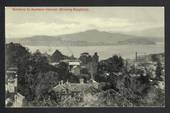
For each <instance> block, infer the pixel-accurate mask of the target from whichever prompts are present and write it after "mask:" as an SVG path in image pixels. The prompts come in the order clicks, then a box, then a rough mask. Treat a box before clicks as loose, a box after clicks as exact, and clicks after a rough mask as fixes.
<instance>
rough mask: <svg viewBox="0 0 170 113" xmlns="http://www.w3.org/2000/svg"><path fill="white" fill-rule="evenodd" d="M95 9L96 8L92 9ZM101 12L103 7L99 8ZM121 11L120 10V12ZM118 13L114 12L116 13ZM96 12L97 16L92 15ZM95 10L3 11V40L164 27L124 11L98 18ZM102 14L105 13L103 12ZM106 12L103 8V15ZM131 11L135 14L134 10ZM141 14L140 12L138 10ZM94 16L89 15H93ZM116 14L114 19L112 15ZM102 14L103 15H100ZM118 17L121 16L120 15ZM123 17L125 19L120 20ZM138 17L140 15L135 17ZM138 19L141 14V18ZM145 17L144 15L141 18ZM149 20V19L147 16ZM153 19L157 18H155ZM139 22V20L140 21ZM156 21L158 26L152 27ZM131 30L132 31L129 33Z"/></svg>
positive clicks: (125, 31) (159, 23)
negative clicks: (4, 35) (54, 11)
mask: <svg viewBox="0 0 170 113" xmlns="http://www.w3.org/2000/svg"><path fill="white" fill-rule="evenodd" d="M92 9H95V8H92ZM101 9H102V8H101ZM119 10H120V9H119ZM119 10H117V11H119ZM96 11H97V13H95V12H96ZM99 11H100V10H99V9H98V10H92V11H91V12H89V13H80V14H79V13H76V14H70V13H69V14H65V15H64V14H61V13H52V14H51V13H42V14H41V13H36V14H35V13H29V14H28V13H26V14H25V13H22V15H21V14H20V13H16V14H14V13H10V11H8V10H7V11H6V12H7V13H6V37H7V38H22V37H29V36H33V35H53V36H56V35H61V34H68V33H75V32H81V31H85V30H89V29H98V30H101V31H109V32H120V33H129V32H130V33H132V34H135V33H136V32H137V31H140V30H144V29H148V28H152V27H159V26H163V22H162V21H163V20H162V21H160V20H159V19H158V20H157V19H155V21H153V22H152V21H150V20H148V19H145V18H143V19H141V18H139V17H136V18H135V16H134V15H135V14H136V13H134V14H133V13H132V14H131V15H129V16H127V15H126V14H125V13H123V12H125V10H123V12H121V11H120V12H121V14H119V13H113V14H112V13H111V11H110V10H108V11H109V12H110V14H109V13H108V14H106V17H105V16H100V13H99ZM103 11H104V10H103ZM106 11H107V10H106V9H105V12H106ZM133 12H134V11H133ZM140 12H141V10H140ZM93 13H94V14H95V15H92V14H93ZM114 14H115V15H117V16H114ZM102 15H104V14H102ZM119 15H121V16H119ZM124 15H125V17H123V16H124ZM138 15H140V14H138ZM140 16H141V15H140ZM144 17H146V16H144ZM150 17H152V16H150ZM154 18H156V17H154ZM141 20H142V21H141ZM152 20H154V19H152ZM155 22H157V24H155ZM132 31H133V32H132Z"/></svg>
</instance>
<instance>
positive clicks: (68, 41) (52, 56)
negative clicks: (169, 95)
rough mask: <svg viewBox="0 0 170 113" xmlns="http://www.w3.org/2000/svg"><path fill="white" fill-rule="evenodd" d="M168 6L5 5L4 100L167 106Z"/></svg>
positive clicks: (10, 102)
mask: <svg viewBox="0 0 170 113" xmlns="http://www.w3.org/2000/svg"><path fill="white" fill-rule="evenodd" d="M164 35H165V34H164V7H141V6H140V7H132V6H131V7H130V6H129V7H128V6H126V7H125V6H122V7H117V6H113V7H5V106H6V107H10V108H16V107H21V108H22V107H23V108H33V107H34V108H39V107H47V108H48V107H56V108H57V107H81V108H82V107H97V108H98V107H165V36H164Z"/></svg>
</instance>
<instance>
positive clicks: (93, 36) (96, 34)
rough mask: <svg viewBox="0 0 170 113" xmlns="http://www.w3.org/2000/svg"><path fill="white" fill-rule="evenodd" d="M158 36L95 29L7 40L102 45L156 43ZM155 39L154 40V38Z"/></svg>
mask: <svg viewBox="0 0 170 113" xmlns="http://www.w3.org/2000/svg"><path fill="white" fill-rule="evenodd" d="M156 38H157V37H156ZM156 38H154V37H153V38H151V37H150V38H147V37H141V36H133V35H127V34H121V33H110V32H105V31H98V30H95V29H92V30H87V31H84V32H78V33H72V34H65V35H60V36H48V35H41V36H40V35H39V36H32V37H26V38H21V39H17V38H16V39H8V38H7V40H6V42H7V43H8V42H17V43H21V44H23V45H31V46H96V45H98V46H100V45H101V46H102V45H117V44H132V43H133V44H155V43H156V41H158V40H156ZM153 39H154V40H153Z"/></svg>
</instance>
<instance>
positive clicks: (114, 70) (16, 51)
mask: <svg viewBox="0 0 170 113" xmlns="http://www.w3.org/2000/svg"><path fill="white" fill-rule="evenodd" d="M65 58H71V57H67V56H65V55H62V53H61V52H59V51H58V50H56V51H55V52H54V53H53V55H52V56H49V55H46V54H42V53H41V52H40V51H38V50H37V51H36V52H35V53H30V52H29V50H28V49H26V48H25V47H23V46H21V45H20V44H14V43H9V44H6V69H8V68H9V67H11V66H16V67H18V72H17V73H18V89H17V90H18V92H20V93H21V94H22V95H24V96H25V98H26V100H27V101H28V102H27V105H29V104H30V105H34V106H48V105H49V106H60V105H58V104H57V103H55V102H53V100H49V96H50V94H49V90H50V89H51V88H53V87H54V86H56V85H57V84H58V82H59V81H60V80H63V81H67V80H69V81H70V82H78V78H77V77H76V76H74V75H73V74H72V73H70V72H69V71H68V68H67V64H66V63H60V64H59V65H58V66H57V67H55V66H52V65H50V62H51V61H60V60H63V59H65ZM72 58H73V57H72ZM152 59H153V60H155V61H157V60H158V58H157V56H156V55H153V56H152ZM134 70H135V69H133V68H131V70H130V71H128V70H127V69H126V67H125V61H124V60H123V58H122V57H121V56H117V55H114V56H113V57H111V58H108V59H106V60H103V61H100V62H99V63H98V65H97V73H95V80H96V81H97V82H99V90H98V91H95V93H94V90H91V95H86V97H85V98H87V97H88V98H89V99H90V98H91V99H92V100H91V101H88V99H85V101H84V102H83V103H76V102H75V101H74V100H73V99H70V100H69V101H68V103H66V105H67V104H68V105H70V106H75V105H77V106H164V105H165V100H164V99H165V98H164V96H165V92H164V89H160V88H157V85H158V81H157V80H154V81H155V82H154V83H153V82H150V81H149V79H150V78H149V77H148V76H143V72H142V71H141V70H139V72H140V75H141V76H140V77H131V76H130V73H131V72H134ZM161 70H162V66H161V64H160V62H158V63H157V69H156V75H157V76H159V77H158V78H160V75H161V74H162V73H161ZM70 102H71V103H70Z"/></svg>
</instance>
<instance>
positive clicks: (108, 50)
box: [25, 43, 164, 60]
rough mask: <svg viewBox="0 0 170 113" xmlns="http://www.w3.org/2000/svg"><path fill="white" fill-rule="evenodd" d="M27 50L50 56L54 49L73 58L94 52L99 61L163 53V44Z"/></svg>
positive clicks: (42, 47) (44, 47)
mask: <svg viewBox="0 0 170 113" xmlns="http://www.w3.org/2000/svg"><path fill="white" fill-rule="evenodd" d="M25 47H27V48H28V49H29V51H30V52H32V53H33V52H35V51H36V50H37V49H39V50H40V52H42V53H45V52H47V53H48V54H50V55H51V54H52V53H53V52H54V51H55V50H56V49H57V50H59V51H60V52H61V53H62V54H64V55H67V56H71V55H72V54H73V55H74V56H75V57H79V56H80V54H81V53H83V52H88V53H90V54H91V55H93V54H94V52H97V53H98V55H99V57H100V58H99V59H100V60H103V59H106V58H109V57H111V56H113V55H115V54H117V55H121V56H122V57H123V58H130V59H133V58H135V52H138V55H146V54H152V53H162V52H164V44H162V43H161V44H156V45H114V46H83V47H80V46H71V47H66V46H63V47H52V46H25Z"/></svg>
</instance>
